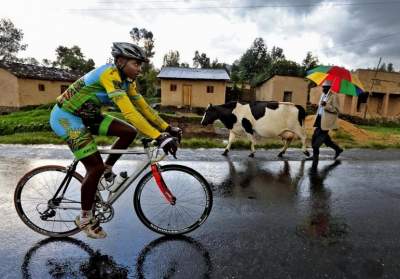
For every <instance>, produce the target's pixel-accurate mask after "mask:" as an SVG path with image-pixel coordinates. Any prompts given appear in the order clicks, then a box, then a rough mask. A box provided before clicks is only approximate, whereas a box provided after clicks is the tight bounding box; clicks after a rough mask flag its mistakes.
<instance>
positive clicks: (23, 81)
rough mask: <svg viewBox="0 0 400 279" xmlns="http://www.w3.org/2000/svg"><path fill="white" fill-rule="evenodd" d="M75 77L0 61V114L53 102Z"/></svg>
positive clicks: (48, 69)
mask: <svg viewBox="0 0 400 279" xmlns="http://www.w3.org/2000/svg"><path fill="white" fill-rule="evenodd" d="M78 78H79V75H77V74H73V73H71V72H69V71H67V70H62V69H57V68H49V67H41V66H35V65H28V64H20V63H9V62H0V112H5V111H15V110H18V109H20V108H22V107H26V106H32V105H41V104H47V103H52V102H55V99H56V97H57V96H58V95H60V94H61V93H62V92H63V91H64V90H65V89H66V88H67V87H68V86H69V84H71V83H72V82H73V81H75V80H76V79H78Z"/></svg>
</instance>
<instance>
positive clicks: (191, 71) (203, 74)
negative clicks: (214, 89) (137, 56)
mask: <svg viewBox="0 0 400 279" xmlns="http://www.w3.org/2000/svg"><path fill="white" fill-rule="evenodd" d="M157 77H158V78H161V79H162V78H171V79H203V80H229V75H228V73H227V72H226V70H224V69H195V68H178V67H163V68H162V69H161V71H160V73H159V74H158V76H157Z"/></svg>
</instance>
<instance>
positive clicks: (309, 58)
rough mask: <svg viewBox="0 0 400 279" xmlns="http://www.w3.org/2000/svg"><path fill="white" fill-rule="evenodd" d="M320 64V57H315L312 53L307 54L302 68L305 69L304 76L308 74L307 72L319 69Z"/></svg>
mask: <svg viewBox="0 0 400 279" xmlns="http://www.w3.org/2000/svg"><path fill="white" fill-rule="evenodd" d="M318 64H319V61H318V57H317V56H313V55H312V53H311V51H309V52H307V55H306V58H304V60H303V62H302V64H301V65H302V66H303V69H304V75H305V74H306V72H307V71H309V70H311V69H312V68H315V67H317V66H318Z"/></svg>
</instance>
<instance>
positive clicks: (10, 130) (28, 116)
mask: <svg viewBox="0 0 400 279" xmlns="http://www.w3.org/2000/svg"><path fill="white" fill-rule="evenodd" d="M49 117H50V111H49V110H48V109H35V110H31V111H23V112H15V113H11V114H8V115H4V116H1V117H0V135H9V134H14V133H21V132H36V131H51V128H50V124H49Z"/></svg>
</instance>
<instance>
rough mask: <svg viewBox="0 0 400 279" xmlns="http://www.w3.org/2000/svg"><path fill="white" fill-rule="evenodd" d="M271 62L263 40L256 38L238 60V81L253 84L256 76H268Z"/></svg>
mask: <svg viewBox="0 0 400 279" xmlns="http://www.w3.org/2000/svg"><path fill="white" fill-rule="evenodd" d="M271 62H272V59H271V56H270V54H269V53H268V50H267V46H266V44H265V42H264V40H263V39H262V38H256V39H255V40H254V42H253V44H252V46H251V47H250V48H249V49H248V50H247V51H246V52H245V53H244V54H243V55H242V57H241V58H240V62H239V79H240V81H241V82H250V83H253V84H254V78H255V77H256V76H260V75H267V74H268V71H269V68H270V67H271ZM257 79H259V78H257Z"/></svg>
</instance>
